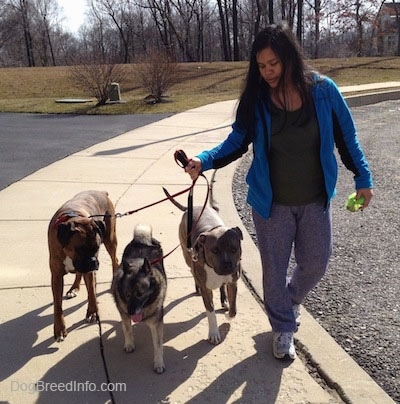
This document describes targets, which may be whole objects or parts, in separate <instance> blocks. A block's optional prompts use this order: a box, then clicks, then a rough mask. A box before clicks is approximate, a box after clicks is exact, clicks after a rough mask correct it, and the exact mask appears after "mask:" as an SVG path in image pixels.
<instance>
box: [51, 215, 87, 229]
mask: <svg viewBox="0 0 400 404" xmlns="http://www.w3.org/2000/svg"><path fill="white" fill-rule="evenodd" d="M78 216H82V215H78V214H77V213H74V212H65V213H63V214H62V215H60V216H58V218H57V220H56V221H55V222H54V228H56V227H58V225H59V224H61V223H65V222H66V221H67V220H69V219H71V217H78Z"/></svg>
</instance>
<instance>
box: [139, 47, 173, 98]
mask: <svg viewBox="0 0 400 404" xmlns="http://www.w3.org/2000/svg"><path fill="white" fill-rule="evenodd" d="M135 71H136V74H137V75H138V79H139V82H140V83H141V85H142V87H143V88H144V89H145V91H146V92H147V93H148V95H147V97H146V99H148V100H151V102H152V103H154V104H156V103H159V102H162V99H163V96H164V95H165V93H166V92H167V91H168V90H169V89H170V88H171V87H172V86H173V85H174V84H175V83H176V82H177V79H178V75H179V69H178V63H176V62H175V61H174V60H173V58H172V57H170V56H168V54H167V53H165V52H160V51H153V52H150V53H149V54H148V56H147V57H146V59H145V61H144V62H143V63H139V64H138V65H137V66H135Z"/></svg>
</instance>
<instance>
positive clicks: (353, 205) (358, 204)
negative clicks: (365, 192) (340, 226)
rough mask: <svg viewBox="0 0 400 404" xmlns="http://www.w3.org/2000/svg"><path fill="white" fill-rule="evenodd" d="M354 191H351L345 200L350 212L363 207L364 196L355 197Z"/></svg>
mask: <svg viewBox="0 0 400 404" xmlns="http://www.w3.org/2000/svg"><path fill="white" fill-rule="evenodd" d="M356 195H357V194H356V193H355V192H353V193H352V194H351V195H349V197H348V198H347V201H346V209H347V210H349V211H350V212H357V211H358V210H359V209H360V208H362V207H363V205H364V202H365V198H364V197H363V196H361V197H360V198H358V199H356Z"/></svg>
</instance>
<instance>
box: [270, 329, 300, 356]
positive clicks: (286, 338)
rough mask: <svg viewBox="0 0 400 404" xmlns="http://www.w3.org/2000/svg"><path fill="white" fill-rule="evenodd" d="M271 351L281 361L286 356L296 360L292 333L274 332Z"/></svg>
mask: <svg viewBox="0 0 400 404" xmlns="http://www.w3.org/2000/svg"><path fill="white" fill-rule="evenodd" d="M272 351H273V354H274V356H275V358H277V359H283V358H284V357H285V356H286V355H288V356H289V358H290V359H295V358H296V350H295V347H294V340H293V333H292V332H275V333H274V337H273V341H272Z"/></svg>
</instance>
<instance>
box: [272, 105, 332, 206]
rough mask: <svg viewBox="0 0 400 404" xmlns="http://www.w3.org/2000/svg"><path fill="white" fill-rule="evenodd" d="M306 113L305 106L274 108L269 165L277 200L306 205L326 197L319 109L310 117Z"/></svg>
mask: <svg viewBox="0 0 400 404" xmlns="http://www.w3.org/2000/svg"><path fill="white" fill-rule="evenodd" d="M305 114H306V109H305V108H300V109H299V110H297V111H284V110H282V109H278V108H276V107H274V108H273V111H272V122H271V124H272V133H271V148H270V154H269V164H270V176H271V185H272V193H273V201H274V202H275V203H279V204H282V205H304V204H307V203H311V202H314V201H318V200H324V198H326V196H325V184H324V176H323V171H322V167H321V160H320V136H319V127H318V121H317V117H316V113H315V109H314V108H311V114H310V116H309V117H308V119H307V117H305Z"/></svg>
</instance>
